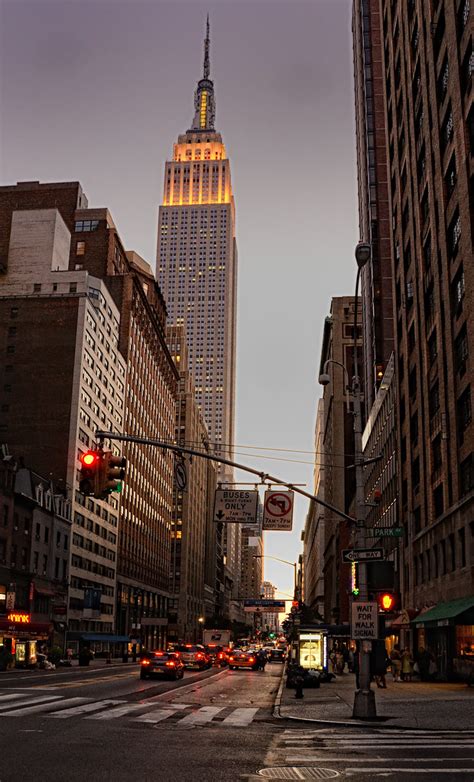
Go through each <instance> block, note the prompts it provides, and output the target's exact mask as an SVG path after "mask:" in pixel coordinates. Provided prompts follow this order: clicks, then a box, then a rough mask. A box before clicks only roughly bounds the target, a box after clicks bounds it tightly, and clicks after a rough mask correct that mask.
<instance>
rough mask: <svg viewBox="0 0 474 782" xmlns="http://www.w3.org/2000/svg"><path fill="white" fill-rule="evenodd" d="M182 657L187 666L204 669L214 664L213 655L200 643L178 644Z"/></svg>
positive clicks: (199, 669) (192, 668)
mask: <svg viewBox="0 0 474 782" xmlns="http://www.w3.org/2000/svg"><path fill="white" fill-rule="evenodd" d="M177 651H178V652H179V654H180V656H181V659H182V661H183V663H184V665H185V667H186V668H189V669H191V670H194V669H197V670H198V671H203V670H204V669H205V668H210V667H211V666H212V659H211V656H210V655H209V654H208V653H207V652H206V650H205V648H204V646H201V645H200V644H182V645H180V646H178V649H177Z"/></svg>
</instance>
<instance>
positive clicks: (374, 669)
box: [370, 640, 390, 690]
mask: <svg viewBox="0 0 474 782" xmlns="http://www.w3.org/2000/svg"><path fill="white" fill-rule="evenodd" d="M389 663H390V658H389V657H388V655H387V649H386V648H385V641H383V640H375V641H372V651H371V653H370V673H371V676H373V677H374V679H375V683H376V685H377V687H381V688H382V689H384V690H386V689H387V681H386V678H385V676H386V673H387V665H388V664H389Z"/></svg>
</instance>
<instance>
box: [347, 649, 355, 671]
mask: <svg viewBox="0 0 474 782" xmlns="http://www.w3.org/2000/svg"><path fill="white" fill-rule="evenodd" d="M347 667H348V669H349V673H354V650H353V649H349V651H348V659H347Z"/></svg>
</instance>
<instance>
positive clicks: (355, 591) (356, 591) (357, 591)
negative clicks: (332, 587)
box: [352, 587, 360, 597]
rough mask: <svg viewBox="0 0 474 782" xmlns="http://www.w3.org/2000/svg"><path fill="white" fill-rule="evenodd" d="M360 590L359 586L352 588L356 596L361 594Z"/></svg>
mask: <svg viewBox="0 0 474 782" xmlns="http://www.w3.org/2000/svg"><path fill="white" fill-rule="evenodd" d="M359 592H360V589H359V588H358V587H356V589H353V590H352V594H353V595H354V597H357V595H358V594H359Z"/></svg>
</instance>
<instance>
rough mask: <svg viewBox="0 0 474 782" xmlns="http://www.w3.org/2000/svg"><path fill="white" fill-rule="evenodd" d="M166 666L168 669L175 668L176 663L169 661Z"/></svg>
mask: <svg viewBox="0 0 474 782" xmlns="http://www.w3.org/2000/svg"><path fill="white" fill-rule="evenodd" d="M166 665H167V666H168V668H175V667H176V663H175V662H174V661H173V660H169V661H168V662H167V663H166Z"/></svg>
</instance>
